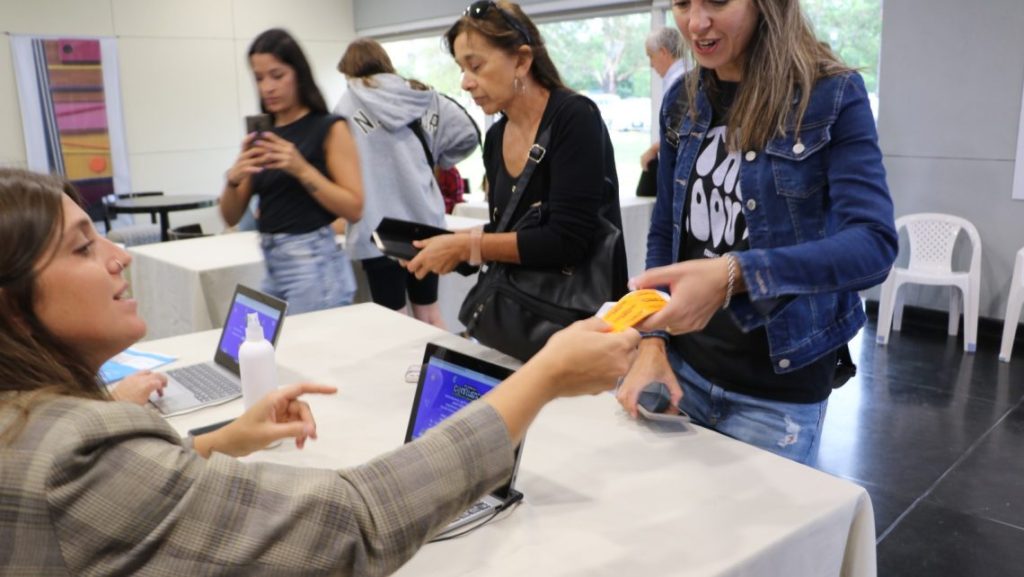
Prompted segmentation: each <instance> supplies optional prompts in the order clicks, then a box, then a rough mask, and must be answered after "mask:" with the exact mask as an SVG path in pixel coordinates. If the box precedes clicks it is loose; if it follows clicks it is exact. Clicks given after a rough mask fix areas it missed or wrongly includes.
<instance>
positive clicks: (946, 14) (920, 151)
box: [878, 0, 1024, 319]
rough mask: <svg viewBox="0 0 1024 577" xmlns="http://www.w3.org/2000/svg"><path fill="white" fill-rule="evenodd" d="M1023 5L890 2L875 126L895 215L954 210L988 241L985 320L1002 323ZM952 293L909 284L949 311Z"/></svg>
mask: <svg viewBox="0 0 1024 577" xmlns="http://www.w3.org/2000/svg"><path fill="white" fill-rule="evenodd" d="M1022 30H1024V2H1021V1H1020V0H986V1H984V2H969V3H964V2H962V1H961V0H891V1H887V2H885V5H884V18H883V32H882V56H881V59H882V61H881V77H880V81H879V100H880V110H879V119H878V129H879V137H880V143H881V147H882V152H883V153H884V154H885V164H886V168H887V169H888V171H889V188H890V190H891V191H892V195H893V200H894V201H895V204H896V215H897V216H899V215H903V214H907V213H912V212H948V213H952V214H956V215H959V216H962V217H964V218H966V219H968V220H970V221H972V222H973V223H974V224H975V226H976V227H977V228H978V231H979V232H980V234H981V237H982V261H983V266H982V280H981V287H982V295H981V304H980V311H981V315H982V316H984V317H991V318H997V319H1002V318H1003V316H1004V315H1005V309H1006V295H1007V291H1008V289H1009V285H1010V274H1011V272H1012V270H1013V259H1014V255H1015V254H1016V252H1017V250H1018V249H1019V248H1021V247H1022V246H1024V201H1020V200H1012V199H1011V195H1012V183H1013V168H1014V156H1015V152H1016V145H1017V126H1018V120H1019V118H1020V114H1021V90H1022V85H1024V34H1022V33H1021V31H1022ZM947 295H948V292H944V290H943V289H937V288H929V287H909V290H908V292H907V293H906V296H907V300H906V302H907V304H910V305H916V306H924V307H927V308H933V309H938V310H945V309H946V308H947V306H948V296H947Z"/></svg>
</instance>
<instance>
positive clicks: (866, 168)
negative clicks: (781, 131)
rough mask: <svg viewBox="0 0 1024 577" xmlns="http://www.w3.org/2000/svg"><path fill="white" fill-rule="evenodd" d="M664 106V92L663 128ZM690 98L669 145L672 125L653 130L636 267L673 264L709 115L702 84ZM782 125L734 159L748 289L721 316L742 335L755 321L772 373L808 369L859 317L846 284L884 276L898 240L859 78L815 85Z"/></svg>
mask: <svg viewBox="0 0 1024 577" xmlns="http://www.w3.org/2000/svg"><path fill="white" fill-rule="evenodd" d="M680 84H683V83H680ZM702 88H703V87H702ZM682 90H685V87H682ZM672 101H673V99H672V98H666V99H665V103H664V104H663V110H662V114H661V118H662V122H663V123H664V121H665V118H666V110H668V107H670V106H671V104H672ZM693 104H694V105H695V106H696V110H697V114H696V120H694V119H692V118H691V117H690V115H689V114H687V115H685V116H684V117H683V120H682V123H681V125H680V127H679V130H678V133H679V135H680V138H679V146H678V148H677V149H675V148H673V147H672V146H671V145H670V144H669V143H668V142H667V141H666V138H667V133H668V131H669V130H670V129H671V128H672V127H665V126H662V131H661V134H662V138H661V149H660V150H661V155H662V156H661V160H660V164H661V165H662V166H659V169H661V168H662V167H664V171H663V172H662V171H661V170H659V179H658V196H657V201H656V203H655V206H654V213H653V216H652V217H651V228H650V232H649V233H648V237H647V268H653V267H658V266H664V265H668V264H673V263H675V262H677V261H678V260H679V244H680V239H681V235H682V234H684V232H685V231H684V230H683V228H682V223H683V222H684V218H685V211H686V207H685V206H684V205H685V203H686V190H687V184H688V181H689V178H690V175H691V173H692V171H693V165H694V162H695V161H696V157H697V154H698V151H699V149H700V145H701V142H702V141H703V140H704V137H705V134H706V133H707V131H708V125H709V124H710V122H711V104H710V102H709V101H708V98H707V95H706V93H705V92H704V90H703V89H701V90H698V93H697V97H696V101H695V102H694V103H693ZM794 106H795V104H794ZM794 131H795V123H791V127H790V129H789V130H787V132H786V134H785V135H784V136H777V137H775V138H773V139H772V140H770V141H769V142H768V144H767V146H766V147H765V149H764V150H751V151H743V152H742V154H741V155H740V156H741V165H740V176H739V178H740V190H742V191H743V192H742V194H743V198H742V203H741V204H742V210H743V216H744V217H745V218H746V222H747V230H748V234H749V240H750V248H749V250H746V251H742V252H738V253H735V256H736V261H737V264H738V265H739V267H740V269H741V271H742V273H743V279H744V280H745V282H746V285H747V290H748V292H746V293H742V294H737V295H735V296H734V297H733V298H732V301H731V303H730V305H729V311H730V312H731V314H732V316H733V318H734V319H735V321H736V322H737V324H738V325H739V326H740V327H741V328H742V329H743V330H744V331H749V330H752V329H754V328H757V327H760V326H765V327H766V330H767V333H768V347H769V351H770V353H771V359H772V366H773V367H774V369H775V372H776V373H786V372H790V371H793V370H796V369H798V368H801V367H803V366H806V365H808V364H810V363H811V362H813V361H814V360H816V359H818V358H820V357H821V356H822V355H824V354H826V353H828V352H830V351H832V350H835V349H836V348H838V347H840V346H842V345H843V344H844V343H846V342H847V341H849V340H850V339H851V338H852V337H853V336H854V335H855V334H856V333H857V331H858V330H860V328H861V327H862V326H863V325H864V322H865V321H866V319H867V317H866V315H865V314H864V309H863V307H862V305H861V302H860V297H859V296H858V294H857V292H856V291H858V290H862V289H866V288H869V287H871V286H874V285H876V284H878V283H880V282H882V281H883V280H884V279H885V277H886V275H887V274H888V272H889V269H890V267H891V266H892V263H893V261H894V260H895V258H896V252H897V249H898V242H899V241H898V237H897V234H896V229H895V224H894V222H893V206H892V199H891V198H890V196H889V190H888V187H887V186H886V183H885V168H884V167H883V166H882V153H881V150H880V149H879V148H878V135H877V132H876V131H875V122H874V119H873V117H872V114H871V108H870V106H869V104H868V97H867V90H866V89H865V87H864V81H863V79H862V78H861V77H860V75H859V74H857V73H855V72H850V73H845V74H840V75H837V76H830V77H827V78H822V79H820V80H818V82H817V83H816V84H815V86H814V88H813V89H812V92H811V99H810V103H809V105H808V107H807V111H806V113H805V114H804V118H803V123H802V124H801V128H800V133H799V134H795V133H794ZM673 151H674V152H675V154H674V155H673ZM663 175H664V177H663Z"/></svg>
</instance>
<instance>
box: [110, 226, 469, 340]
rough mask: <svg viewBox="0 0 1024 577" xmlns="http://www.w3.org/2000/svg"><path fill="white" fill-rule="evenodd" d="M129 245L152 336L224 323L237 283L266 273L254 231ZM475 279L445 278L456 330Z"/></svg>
mask: <svg viewBox="0 0 1024 577" xmlns="http://www.w3.org/2000/svg"><path fill="white" fill-rule="evenodd" d="M446 222H447V225H448V228H450V229H452V230H457V229H462V228H470V227H473V226H479V225H482V224H484V223H483V221H480V220H477V219H473V218H467V217H460V216H447V217H446ZM339 239H342V237H339ZM342 240H343V239H342ZM128 250H129V252H130V253H131V255H132V264H131V266H130V267H129V268H128V271H129V273H130V276H131V283H132V291H133V293H134V295H135V298H136V300H138V303H139V314H140V315H142V318H144V319H146V324H147V326H148V331H147V334H146V338H147V339H156V338H162V337H169V336H174V335H181V334H186V333H191V332H196V331H203V330H207V329H212V328H219V327H221V326H223V325H224V319H225V318H226V317H227V312H228V307H229V306H230V305H231V295H232V294H234V291H235V285H236V284H239V283H241V284H245V285H249V286H251V287H253V288H256V289H258V288H260V284H261V282H262V281H263V277H264V275H265V274H266V269H265V268H264V266H263V253H262V251H261V250H260V246H259V236H258V234H257V233H255V232H237V233H230V234H222V235H215V236H207V237H202V238H195V239H189V240H179V241H175V242H164V243H156V244H148V245H141V246H135V247H131V248H130V249H128ZM353 268H354V269H355V273H356V281H357V284H358V290H357V292H356V297H355V299H356V302H367V301H369V300H370V292H369V288H368V286H367V284H366V277H365V275H364V274H363V271H362V267H360V266H359V265H358V264H355V266H354V267H353ZM474 284H476V276H475V275H474V276H470V277H464V276H462V275H460V274H458V273H454V274H448V275H444V276H442V277H441V280H440V283H439V285H438V302H439V304H440V306H441V315H442V318H443V319H444V320H445V323H446V324H447V326H448V329H449V330H451V331H453V332H458V331H461V330H462V329H463V328H464V327H463V326H462V324H461V323H459V320H458V313H459V306H460V305H461V304H462V300H463V299H464V298H465V296H466V293H467V292H468V291H469V289H470V288H472V286H473V285H474Z"/></svg>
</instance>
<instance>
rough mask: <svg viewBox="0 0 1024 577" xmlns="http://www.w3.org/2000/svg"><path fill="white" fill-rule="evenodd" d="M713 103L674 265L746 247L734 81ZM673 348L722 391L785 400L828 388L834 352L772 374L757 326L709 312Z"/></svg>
mask: <svg viewBox="0 0 1024 577" xmlns="http://www.w3.org/2000/svg"><path fill="white" fill-rule="evenodd" d="M720 84H721V86H720V87H719V89H718V92H717V94H710V95H709V96H711V97H712V102H713V114H712V120H711V126H710V127H709V129H708V133H707V135H705V138H704V141H703V142H702V143H701V145H700V150H699V151H698V152H697V161H696V162H695V163H694V167H693V171H692V172H691V173H690V179H689V183H690V185H689V189H688V190H687V191H686V211H685V213H684V214H685V215H686V218H685V220H684V222H683V226H684V234H682V235H681V240H680V247H679V254H680V260H692V259H698V258H715V257H718V256H721V255H723V254H726V253H728V252H738V251H743V250H747V249H748V248H750V240H749V237H748V236H747V224H746V219H745V218H744V216H743V209H742V205H741V203H742V202H743V192H742V190H741V188H740V181H739V172H740V163H741V159H740V153H739V152H736V151H730V150H729V149H728V148H727V147H726V144H725V138H726V115H727V111H728V109H729V106H730V105H731V104H732V101H733V98H734V96H735V94H736V88H737V84H736V83H731V82H723V83H720ZM672 345H673V346H675V347H676V349H677V350H678V351H679V352H680V354H681V355H682V357H683V358H684V359H686V362H687V363H689V364H690V366H692V367H693V368H694V369H695V370H696V371H697V372H698V373H700V374H701V376H703V377H704V378H706V379H707V380H709V381H711V382H712V383H715V384H716V385H718V386H720V387H722V388H723V389H726V390H729V391H734V392H737V393H742V394H745V395H750V396H754V397H759V398H766V399H773V400H777V401H783V402H789V403H815V402H819V401H822V400H824V399H825V398H827V397H828V395H829V392H830V391H831V390H832V377H833V373H834V371H835V364H836V354H835V352H832V353H829V354H827V355H825V356H824V357H822V358H820V359H818V360H817V361H814V362H813V363H811V364H810V365H808V366H806V367H804V368H802V369H798V370H796V371H793V372H790V373H786V374H782V375H780V374H777V373H776V372H775V370H774V369H773V368H772V361H771V357H770V356H769V351H768V333H767V331H766V330H765V329H764V328H763V327H762V328H758V329H755V330H753V331H751V332H749V333H744V332H743V331H742V330H740V328H739V327H738V326H737V325H736V323H735V322H734V321H733V319H732V317H731V316H730V314H729V313H728V312H727V311H724V310H719V311H718V312H716V313H715V315H714V316H713V317H711V320H710V321H709V322H708V325H707V326H706V327H705V328H704V330H702V331H700V332H696V333H689V334H685V335H678V336H675V337H672Z"/></svg>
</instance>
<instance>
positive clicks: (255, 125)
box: [245, 114, 274, 134]
mask: <svg viewBox="0 0 1024 577" xmlns="http://www.w3.org/2000/svg"><path fill="white" fill-rule="evenodd" d="M273 127H274V118H273V117H272V116H270V115H269V114H253V115H251V116H246V117H245V133H246V134H252V133H253V132H266V131H268V130H270V129H271V128H273Z"/></svg>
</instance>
